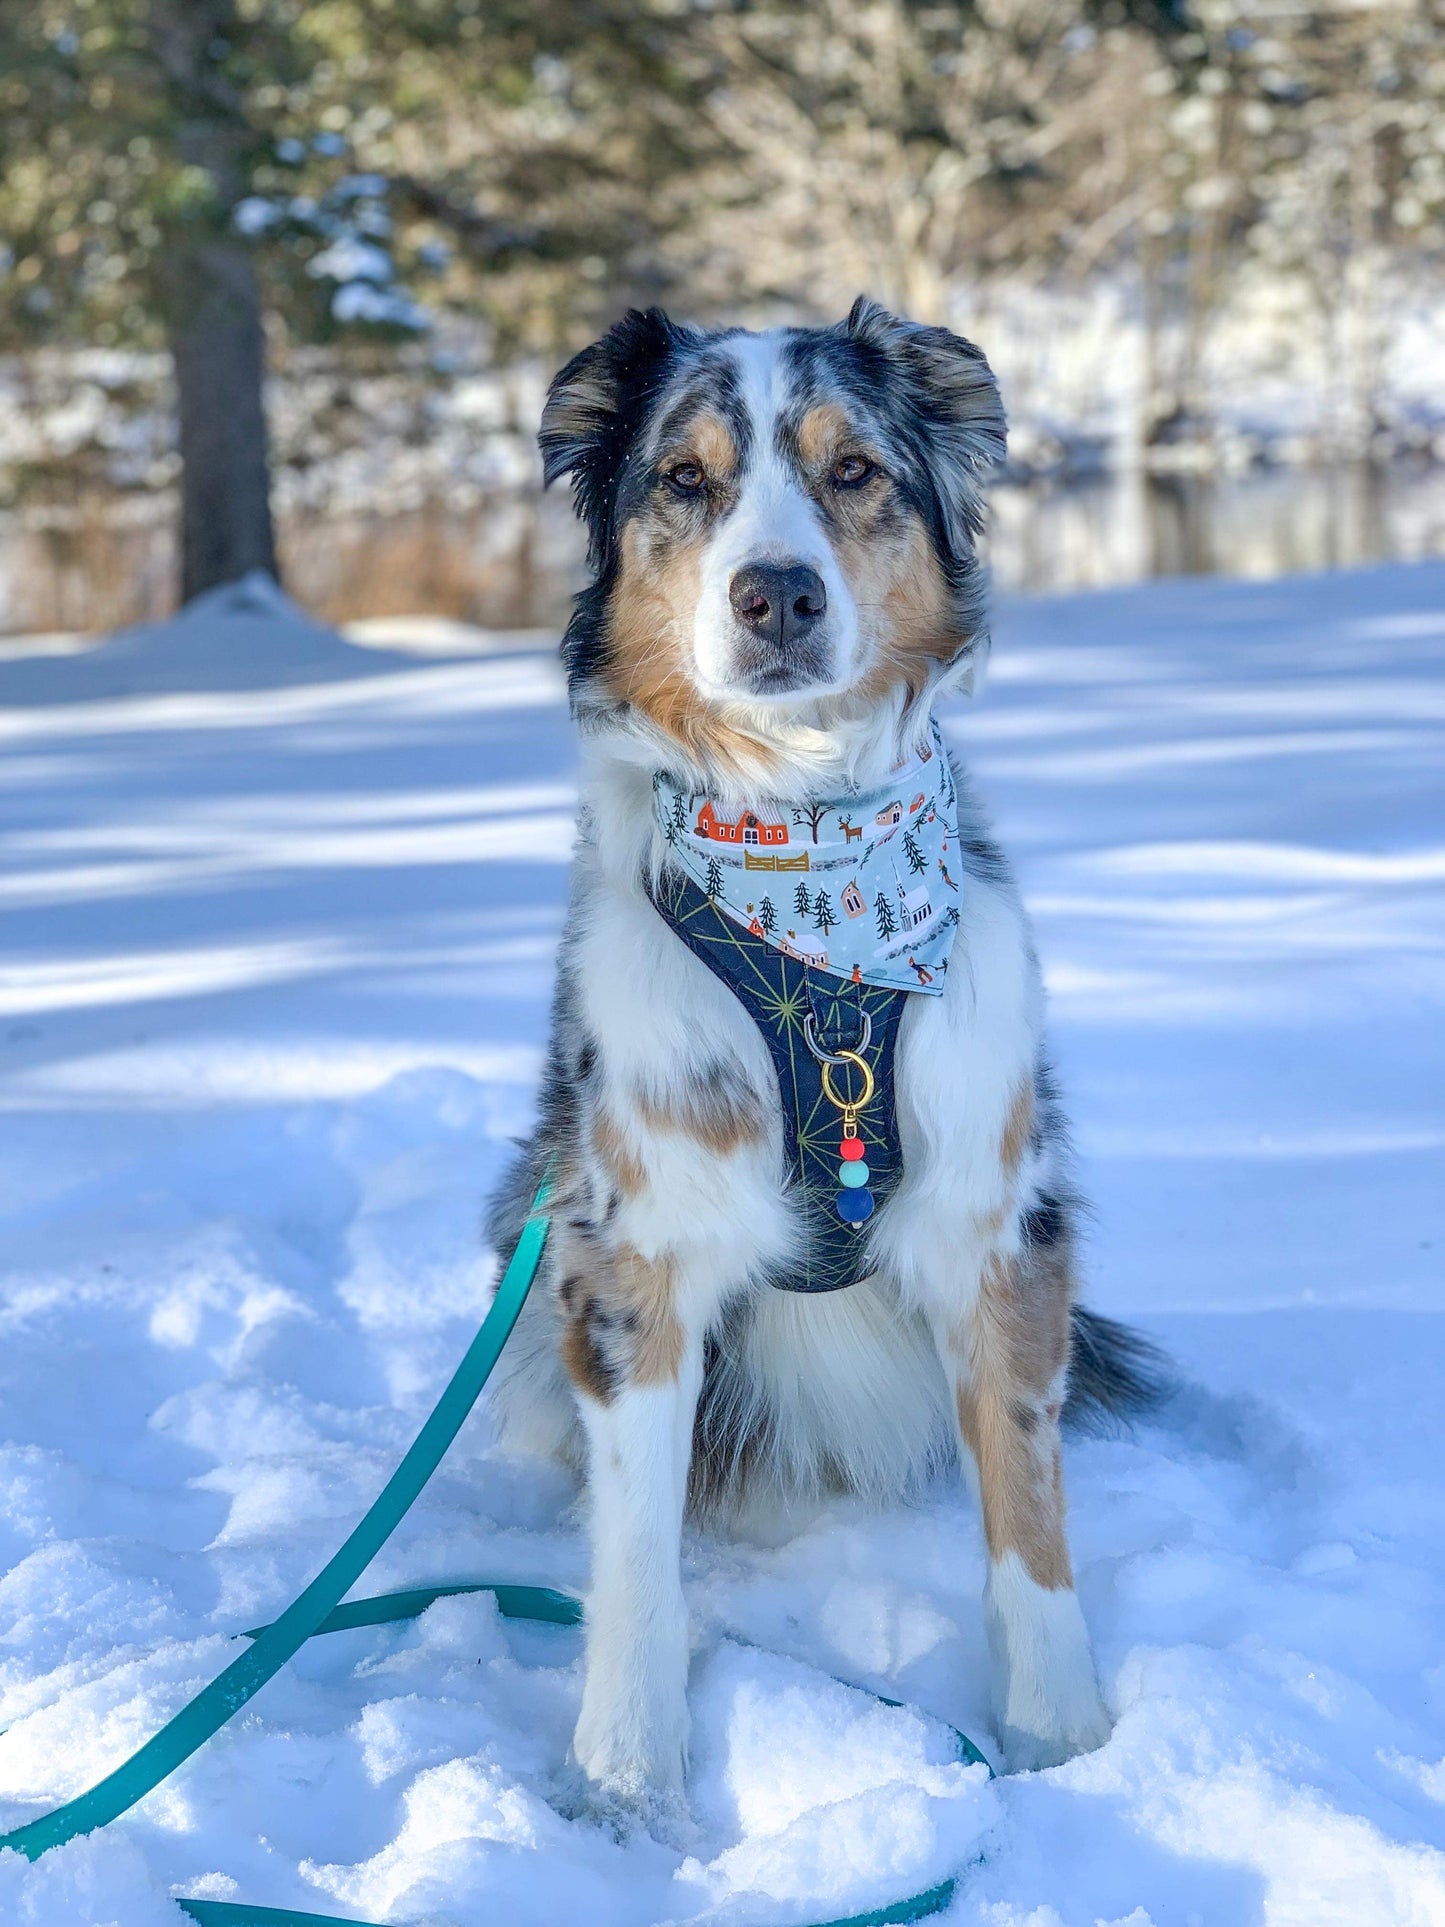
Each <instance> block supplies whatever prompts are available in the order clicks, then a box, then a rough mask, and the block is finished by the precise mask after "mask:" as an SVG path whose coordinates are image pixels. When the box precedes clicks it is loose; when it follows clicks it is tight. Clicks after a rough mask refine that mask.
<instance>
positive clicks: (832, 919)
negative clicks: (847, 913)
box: [813, 890, 838, 937]
mask: <svg viewBox="0 0 1445 1927" xmlns="http://www.w3.org/2000/svg"><path fill="white" fill-rule="evenodd" d="M837 923H838V912H837V911H836V910H835V909H834V908H833V899H832V898H831V897H830V896H829V895H828V892H827V891H826V890H820V891H819V892H818V894H817V896H815V897H814V899H813V926H814V928H815V929H818V930H821V931H822V933H823V935H824V936H825V937H826V936H827V935H828V934H829V932H830V931H832V930H834V929H835V928H836V927H837Z"/></svg>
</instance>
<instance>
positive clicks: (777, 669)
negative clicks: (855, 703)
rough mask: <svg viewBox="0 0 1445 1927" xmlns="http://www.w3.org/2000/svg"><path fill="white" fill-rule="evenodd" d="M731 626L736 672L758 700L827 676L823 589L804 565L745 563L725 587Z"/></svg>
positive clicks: (826, 604)
mask: <svg viewBox="0 0 1445 1927" xmlns="http://www.w3.org/2000/svg"><path fill="white" fill-rule="evenodd" d="M728 601H729V602H730V603H731V605H732V611H733V615H734V617H735V619H736V622H737V628H738V641H737V646H736V652H735V653H736V670H737V674H738V675H739V677H740V678H742V680H744V681H745V682H746V683H747V684H748V686H749V687H750V688H751V689H752V690H753V691H754V693H755V694H757V695H760V696H769V695H780V694H783V693H785V692H786V691H788V690H791V689H801V688H804V687H805V686H806V685H807V684H808V683H812V682H825V681H826V680H827V678H828V649H827V641H826V636H825V624H824V621H823V618H824V616H825V615H826V614H827V611H828V591H827V589H826V588H825V587H824V584H823V578H822V576H820V575H819V574H818V571H817V570H816V569H812V568H809V567H808V565H807V564H806V563H804V562H782V563H773V562H751V563H749V564H748V565H747V567H746V568H742V569H739V570H738V572H737V574H736V575H735V576H734V577H733V579H732V581H731V582H730V583H729V584H728Z"/></svg>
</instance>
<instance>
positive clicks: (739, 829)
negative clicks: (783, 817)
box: [693, 802, 788, 848]
mask: <svg viewBox="0 0 1445 1927" xmlns="http://www.w3.org/2000/svg"><path fill="white" fill-rule="evenodd" d="M693 835H694V836H707V837H711V838H712V840H713V842H714V843H745V844H747V845H748V846H749V847H750V848H751V847H753V846H755V845H757V844H764V845H767V844H773V843H786V842H787V840H788V826H787V824H786V823H765V822H764V821H763V819H762V818H761V817H760V816H755V815H754V814H753V812H752V811H751V810H744V811H743V813H742V815H741V816H740V817H739V818H738V820H737V821H736V823H729V822H727V821H726V819H725V818H723V817H721V816H719V815H718V813H717V811H716V810H715V809H714V808H713V806H712V804H711V803H710V802H708V803H704V804H703V806H702V808H701V809H700V810H699V811H698V813H697V828H696V829H695V830H694V831H693Z"/></svg>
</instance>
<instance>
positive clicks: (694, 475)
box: [667, 462, 707, 495]
mask: <svg viewBox="0 0 1445 1927" xmlns="http://www.w3.org/2000/svg"><path fill="white" fill-rule="evenodd" d="M667 479H668V481H669V482H671V484H672V486H673V487H674V488H675V489H676V490H677V491H678V493H679V494H681V495H696V494H697V492H698V490H699V489H700V488H701V487H702V486H703V484H704V483H705V482H706V481H707V476H706V475H705V474H704V472H703V470H702V468H701V466H700V465H699V464H698V463H697V462H678V463H677V464H676V465H675V467H673V468H670V469H669V470H668V471H667Z"/></svg>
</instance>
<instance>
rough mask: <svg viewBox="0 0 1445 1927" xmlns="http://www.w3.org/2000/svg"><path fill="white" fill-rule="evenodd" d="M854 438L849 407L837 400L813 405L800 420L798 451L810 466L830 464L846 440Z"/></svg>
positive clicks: (819, 466) (818, 466)
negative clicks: (842, 405)
mask: <svg viewBox="0 0 1445 1927" xmlns="http://www.w3.org/2000/svg"><path fill="white" fill-rule="evenodd" d="M853 439H855V436H854V429H853V424H852V423H851V422H850V421H849V419H848V415H847V411H846V410H845V409H843V408H840V407H839V405H838V403H837V402H835V401H825V402H820V403H819V404H818V406H817V407H816V408H810V409H809V410H808V412H807V414H806V415H804V417H803V419H802V421H801V422H799V424H798V453H799V454H800V455H801V456H802V458H803V460H804V462H805V463H806V464H807V466H808V467H809V468H818V469H821V468H826V467H827V465H828V464H829V462H831V461H832V459H833V457H834V456H835V455H837V454H838V453H839V451H840V450H841V449H842V447H843V445H844V443H845V442H848V441H851V440H853Z"/></svg>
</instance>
